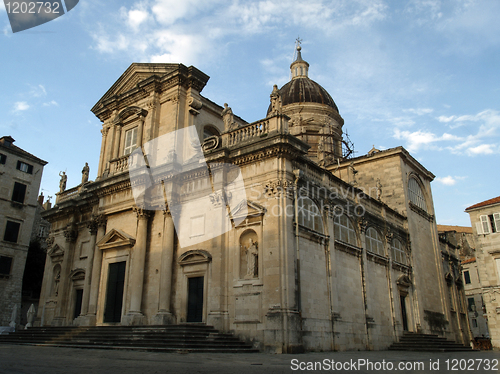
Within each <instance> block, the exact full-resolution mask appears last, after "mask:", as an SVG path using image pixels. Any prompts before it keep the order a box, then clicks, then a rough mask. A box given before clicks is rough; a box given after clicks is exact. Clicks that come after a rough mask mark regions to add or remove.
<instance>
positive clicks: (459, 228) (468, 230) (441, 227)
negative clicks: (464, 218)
mask: <svg viewBox="0 0 500 374" xmlns="http://www.w3.org/2000/svg"><path fill="white" fill-rule="evenodd" d="M437 229H438V232H446V231H456V232H465V233H467V234H472V227H468V226H450V225H437Z"/></svg>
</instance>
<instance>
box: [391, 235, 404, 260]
mask: <svg viewBox="0 0 500 374" xmlns="http://www.w3.org/2000/svg"><path fill="white" fill-rule="evenodd" d="M391 257H392V260H393V261H396V262H399V263H401V264H406V252H405V250H404V248H403V245H402V244H401V242H400V241H399V240H398V239H393V240H392V244H391Z"/></svg>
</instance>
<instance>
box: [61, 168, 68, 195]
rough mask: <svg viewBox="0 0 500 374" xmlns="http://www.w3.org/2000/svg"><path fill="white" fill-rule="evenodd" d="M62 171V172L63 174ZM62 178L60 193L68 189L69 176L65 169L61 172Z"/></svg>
mask: <svg viewBox="0 0 500 374" xmlns="http://www.w3.org/2000/svg"><path fill="white" fill-rule="evenodd" d="M61 173H62V174H61ZM59 176H60V177H61V180H60V181H59V193H61V192H64V190H65V189H66V182H67V181H68V176H67V175H66V173H65V172H64V171H61V172H59Z"/></svg>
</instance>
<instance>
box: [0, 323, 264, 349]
mask: <svg viewBox="0 0 500 374" xmlns="http://www.w3.org/2000/svg"><path fill="white" fill-rule="evenodd" d="M0 344H25V345H39V346H51V347H73V348H97V349H137V350H147V351H155V352H227V353H230V352H234V353H241V352H258V349H255V348H253V347H252V346H251V345H249V344H247V343H244V342H242V341H240V340H238V339H237V338H236V337H234V336H233V335H231V334H225V333H221V332H219V331H218V330H215V329H214V328H213V327H212V326H206V325H204V324H185V325H167V326H166V325H161V326H79V327H74V326H64V327H52V326H51V327H32V328H29V329H27V330H21V331H16V332H14V333H10V334H9V335H2V336H0Z"/></svg>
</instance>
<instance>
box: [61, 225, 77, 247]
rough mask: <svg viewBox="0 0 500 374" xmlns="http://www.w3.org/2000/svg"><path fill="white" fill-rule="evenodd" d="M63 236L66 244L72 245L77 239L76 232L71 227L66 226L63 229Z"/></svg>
mask: <svg viewBox="0 0 500 374" xmlns="http://www.w3.org/2000/svg"><path fill="white" fill-rule="evenodd" d="M64 236H65V237H66V241H67V242H68V243H74V242H75V241H76V238H77V237H78V231H77V230H76V228H75V227H74V226H73V225H68V226H66V228H65V229H64Z"/></svg>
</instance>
